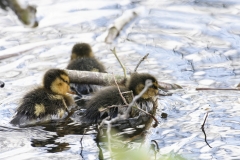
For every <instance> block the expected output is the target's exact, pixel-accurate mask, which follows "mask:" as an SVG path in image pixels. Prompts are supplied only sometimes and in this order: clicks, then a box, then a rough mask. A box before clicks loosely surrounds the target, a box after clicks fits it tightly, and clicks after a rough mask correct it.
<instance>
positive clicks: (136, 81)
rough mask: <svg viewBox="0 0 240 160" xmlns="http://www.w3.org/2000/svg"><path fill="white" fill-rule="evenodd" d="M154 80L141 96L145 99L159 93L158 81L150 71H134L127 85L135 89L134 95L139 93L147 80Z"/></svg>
mask: <svg viewBox="0 0 240 160" xmlns="http://www.w3.org/2000/svg"><path fill="white" fill-rule="evenodd" d="M148 79H149V80H151V81H152V86H150V87H149V88H148V90H147V91H146V92H145V93H144V94H143V95H142V96H141V98H143V99H149V98H151V97H155V96H156V95H157V94H158V86H159V85H158V81H157V79H156V78H155V77H154V76H152V75H150V74H148V73H133V74H131V77H130V80H129V81H128V83H127V87H128V88H129V89H130V90H132V91H133V94H134V95H138V94H139V93H140V92H141V91H142V90H143V89H144V87H145V82H146V80H148Z"/></svg>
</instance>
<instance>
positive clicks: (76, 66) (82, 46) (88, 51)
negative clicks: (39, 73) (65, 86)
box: [67, 43, 106, 97]
mask: <svg viewBox="0 0 240 160" xmlns="http://www.w3.org/2000/svg"><path fill="white" fill-rule="evenodd" d="M67 69H69V70H78V71H91V72H106V71H105V67H104V66H103V65H102V64H101V63H100V62H99V61H98V60H97V59H96V58H95V57H94V55H93V52H92V48H91V46H90V45H89V44H87V43H77V44H75V45H74V46H73V48H72V55H71V61H70V63H69V64H68V66H67ZM71 88H72V89H73V90H74V91H75V92H76V93H77V94H78V95H79V96H80V97H82V95H86V94H89V93H91V92H95V91H96V90H98V86H97V85H90V84H71Z"/></svg>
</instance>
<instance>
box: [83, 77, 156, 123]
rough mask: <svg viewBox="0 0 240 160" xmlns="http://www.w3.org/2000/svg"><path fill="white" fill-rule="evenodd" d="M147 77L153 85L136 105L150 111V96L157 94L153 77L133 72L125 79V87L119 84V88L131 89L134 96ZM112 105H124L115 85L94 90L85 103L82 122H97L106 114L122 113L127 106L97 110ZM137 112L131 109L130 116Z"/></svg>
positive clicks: (123, 90) (142, 87)
mask: <svg viewBox="0 0 240 160" xmlns="http://www.w3.org/2000/svg"><path fill="white" fill-rule="evenodd" d="M148 79H150V80H152V83H153V85H152V86H151V87H149V88H148V90H147V91H146V92H145V93H144V94H143V95H142V96H141V98H139V99H138V100H137V105H138V106H139V107H140V108H142V109H144V110H147V111H148V112H151V109H152V107H153V105H154V104H153V99H152V98H153V97H155V96H156V95H157V94H158V82H157V79H156V78H155V77H153V76H152V75H150V74H147V73H133V74H132V75H131V77H130V80H128V81H127V84H126V87H124V86H121V87H119V88H120V90H121V92H126V91H130V90H132V92H133V95H134V96H136V95H138V94H139V93H140V92H141V91H142V90H143V89H144V86H145V81H146V80H148ZM130 102H131V101H130ZM130 102H128V103H130ZM113 105H120V106H122V105H124V101H123V99H122V97H121V96H120V94H119V90H118V88H117V86H111V87H107V88H105V89H103V90H101V91H98V92H96V93H95V94H94V95H93V97H92V98H91V99H90V100H89V101H88V102H87V104H86V108H87V109H86V112H85V114H84V115H83V116H82V121H83V123H98V122H101V121H102V119H104V118H106V117H108V116H110V117H111V118H114V117H116V116H117V114H118V113H120V112H122V113H124V112H125V111H126V109H127V107H125V108H124V107H114V108H112V109H110V110H109V112H108V113H107V112H100V111H99V110H102V109H104V108H107V107H110V106H113ZM120 110H121V111H120ZM137 112H139V111H137V110H135V111H133V110H132V111H131V113H130V117H135V116H136V115H137Z"/></svg>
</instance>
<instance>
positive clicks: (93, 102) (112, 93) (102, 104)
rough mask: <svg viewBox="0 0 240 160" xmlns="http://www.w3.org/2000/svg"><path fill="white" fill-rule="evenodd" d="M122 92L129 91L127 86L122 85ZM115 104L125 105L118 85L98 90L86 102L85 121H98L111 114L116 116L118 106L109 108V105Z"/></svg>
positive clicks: (112, 116)
mask: <svg viewBox="0 0 240 160" xmlns="http://www.w3.org/2000/svg"><path fill="white" fill-rule="evenodd" d="M120 90H121V92H125V91H127V88H125V87H120ZM113 105H117V106H118V105H119V106H120V105H124V102H123V100H122V97H121V96H120V94H119V90H118V88H117V87H115V86H114V87H108V88H105V89H104V90H101V91H98V92H97V93H96V94H95V95H94V96H93V97H92V98H91V99H90V101H89V102H88V103H87V104H86V108H87V109H86V112H85V115H84V116H83V121H84V122H86V123H97V122H98V121H99V120H100V121H101V120H102V119H104V118H106V117H107V116H110V117H111V118H114V117H116V116H117V114H118V107H112V108H110V109H107V110H106V111H104V112H101V111H102V110H105V109H106V108H107V107H111V106H113Z"/></svg>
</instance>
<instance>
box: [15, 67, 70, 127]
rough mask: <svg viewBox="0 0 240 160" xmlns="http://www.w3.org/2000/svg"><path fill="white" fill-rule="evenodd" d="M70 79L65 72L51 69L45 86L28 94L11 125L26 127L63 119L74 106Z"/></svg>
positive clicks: (44, 79) (45, 80)
mask: <svg viewBox="0 0 240 160" xmlns="http://www.w3.org/2000/svg"><path fill="white" fill-rule="evenodd" d="M67 93H71V91H70V86H69V77H68V75H67V73H66V72H65V71H64V70H60V69H50V70H48V71H47V72H46V73H45V75H44V78H43V86H42V87H39V88H36V89H34V90H32V91H30V92H29V93H27V94H26V95H25V96H24V97H23V99H22V102H21V104H20V106H19V107H18V109H17V111H16V115H15V116H14V118H13V119H12V121H11V122H10V123H12V124H14V125H20V126H25V125H29V124H35V123H36V122H45V121H49V120H51V119H52V118H54V119H58V118H63V116H64V114H65V111H66V110H67V109H68V107H69V106H71V105H72V104H73V99H72V98H71V97H70V96H69V95H67Z"/></svg>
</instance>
